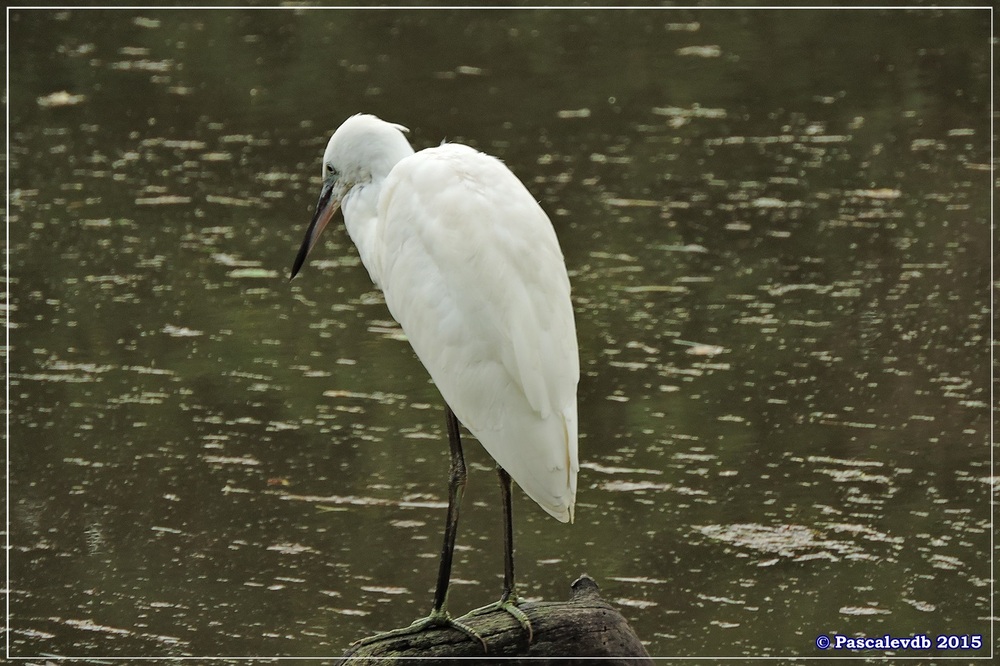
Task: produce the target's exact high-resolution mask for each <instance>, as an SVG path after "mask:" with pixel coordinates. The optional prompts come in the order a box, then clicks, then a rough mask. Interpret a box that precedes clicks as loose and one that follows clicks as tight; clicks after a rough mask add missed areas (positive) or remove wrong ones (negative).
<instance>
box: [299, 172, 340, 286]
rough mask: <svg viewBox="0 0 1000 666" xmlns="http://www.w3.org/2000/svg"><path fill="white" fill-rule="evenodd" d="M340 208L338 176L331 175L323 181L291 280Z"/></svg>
mask: <svg viewBox="0 0 1000 666" xmlns="http://www.w3.org/2000/svg"><path fill="white" fill-rule="evenodd" d="M338 208H340V197H339V196H337V178H336V177H335V176H331V177H330V178H327V179H326V180H325V181H323V189H322V190H320V193H319V201H317V202H316V212H315V213H314V214H313V219H312V222H310V223H309V228H308V229H306V237H305V238H304V239H303V240H302V246H301V247H300V248H299V253H298V254H297V255H296V256H295V263H294V264H293V265H292V274H291V276H289V278H288V279H289V280H291V279H292V278H294V277H295V276H296V275H298V272H299V269H301V268H302V266H303V264H305V263H306V257H308V256H309V253H310V252H311V251H312V249H313V247H315V245H316V241H317V240H319V235H320V234H321V233H323V229H325V228H326V225H327V224H328V223H329V222H330V220H331V219H333V214H334V213H336V212H337V209H338Z"/></svg>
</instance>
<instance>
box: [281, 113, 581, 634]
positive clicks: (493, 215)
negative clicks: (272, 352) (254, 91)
mask: <svg viewBox="0 0 1000 666" xmlns="http://www.w3.org/2000/svg"><path fill="white" fill-rule="evenodd" d="M405 131H408V130H406V128H404V127H402V126H400V125H395V124H392V123H388V122H385V121H383V120H381V119H379V118H377V117H375V116H372V115H364V114H359V115H355V116H352V117H351V118H348V119H347V120H346V121H345V122H344V123H343V124H342V125H341V126H340V127H339V128H338V129H337V131H336V132H334V134H333V136H332V137H331V138H330V143H329V144H328V145H327V147H326V152H325V154H324V155H323V187H322V190H321V193H320V196H319V202H318V203H317V206H316V212H315V215H314V216H313V219H312V222H311V223H310V225H309V228H308V230H307V232H306V236H305V240H304V241H303V243H302V247H301V248H300V250H299V253H298V256H297V257H296V258H295V264H294V266H293V268H292V277H295V275H296V273H298V271H299V269H300V268H301V267H302V265H303V264H304V262H305V260H306V256H307V255H308V254H309V252H310V251H311V250H312V249H313V248H314V247H315V246H316V243H317V240H318V238H319V236H320V233H321V232H322V231H323V229H324V228H325V227H326V225H327V223H328V222H329V221H330V219H331V218H332V217H333V215H334V213H336V211H337V209H338V208H341V209H342V210H343V212H344V223H345V225H346V227H347V232H348V234H349V235H350V237H351V239H352V240H353V241H354V244H355V245H356V246H357V249H358V253H359V254H360V255H361V261H362V263H364V266H365V268H367V269H368V274H369V275H370V276H371V279H372V281H373V282H374V283H375V285H376V286H378V287H379V288H380V289H381V290H382V292H383V293H384V294H385V301H386V305H387V306H388V307H389V312H390V313H391V314H392V316H393V317H394V318H395V319H396V321H398V322H399V324H400V325H401V326H402V328H403V332H404V333H405V334H406V337H407V339H408V340H409V341H410V344H411V345H412V346H413V350H414V351H415V352H416V354H417V357H418V358H419V359H420V361H421V362H422V363H423V364H424V367H426V368H427V370H428V371H429V372H430V375H431V378H432V379H433V380H434V383H435V384H436V385H437V387H438V389H439V390H440V392H441V395H442V396H443V398H444V400H445V403H446V405H445V412H446V421H447V426H448V440H449V445H450V449H451V474H450V483H449V493H448V515H447V522H446V526H445V535H444V544H443V546H442V550H441V563H440V568H439V572H438V580H437V588H436V592H435V595H434V605H433V608H432V610H431V614H430V616H429V617H427V618H424V619H422V620H418V621H417V622H414V623H413V624H412V625H410V627H406V628H404V629H398V630H395V631H392V632H387V634H379V635H378V636H374V637H372V638H371V639H366V640H365V641H364V642H370V641H371V640H375V639H378V638H383V637H385V636H386V635H400V634H406V633H412V632H416V631H419V630H420V629H422V628H423V627H427V626H440V625H446V626H451V627H454V628H456V629H458V630H460V631H463V632H464V633H466V634H468V635H470V636H472V637H474V638H477V639H479V640H480V641H482V639H481V638H480V637H479V636H478V634H476V633H475V632H474V631H473V630H472V629H470V628H469V627H467V626H465V625H463V624H461V623H459V622H457V621H455V620H453V619H452V618H451V617H450V616H449V614H448V612H447V610H446V608H445V601H446V597H447V592H448V583H449V580H450V577H451V563H452V555H453V551H454V547H455V536H456V533H457V527H458V513H459V505H460V503H461V499H462V493H463V489H464V487H465V483H466V469H465V462H464V458H463V454H462V445H461V438H460V435H459V422H461V423H462V424H464V425H465V427H466V428H467V429H468V430H469V431H470V432H472V434H474V435H475V436H476V438H478V439H479V441H480V442H481V443H482V445H483V446H484V447H485V448H486V450H487V451H488V452H489V454H490V455H491V456H493V459H494V460H495V461H496V462H497V465H498V468H497V469H498V473H499V476H500V482H501V483H500V485H501V497H502V501H503V516H504V584H503V592H502V595H501V598H500V601H499V602H497V603H495V604H492V605H490V606H487V607H484V609H480V610H483V611H485V610H489V609H494V608H498V607H499V608H503V609H505V610H507V611H508V612H510V613H511V614H512V615H513V616H514V617H515V618H517V619H518V621H519V622H521V624H522V625H523V626H524V627H525V628H526V629H527V631H528V640H529V642H530V640H531V626H530V624H529V623H528V620H527V617H526V616H525V615H524V613H523V612H522V611H521V610H520V609H518V608H517V603H518V597H517V595H516V594H515V591H514V562H513V539H512V531H513V529H512V521H511V508H510V492H511V478H512V477H513V479H514V481H516V482H517V485H518V486H520V487H521V488H522V489H523V490H524V491H525V492H526V493H527V494H528V496H529V497H531V498H532V499H533V500H535V502H537V503H538V504H539V505H540V506H541V507H542V508H543V509H545V511H547V512H548V513H549V514H551V515H552V516H554V517H555V518H556V519H558V520H560V521H562V522H572V520H573V508H574V504H575V502H576V477H577V472H578V470H579V462H578V458H577V406H576V388H577V382H578V380H579V375H580V369H579V357H578V353H577V343H576V326H575V323H574V320H573V308H572V305H571V303H570V284H569V277H568V276H567V274H566V267H565V264H564V262H563V256H562V251H561V250H560V248H559V243H558V240H557V239H556V234H555V231H554V230H553V228H552V223H551V222H550V221H549V219H548V217H547V216H546V215H545V213H544V211H542V208H541V206H539V205H538V203H537V202H536V201H535V199H534V197H532V196H531V194H530V193H529V192H528V190H527V189H526V188H525V187H524V185H523V184H522V183H521V181H519V180H518V179H517V177H516V176H515V175H514V174H513V173H511V171H510V170H509V169H508V168H507V167H506V166H504V164H503V163H502V162H500V160H498V159H496V158H494V157H490V156H489V155H485V154H483V153H480V152H478V151H476V150H474V149H472V148H470V147H468V146H464V145H461V144H453V143H452V144H449V143H444V144H442V145H440V146H438V147H435V148H427V149H425V150H421V151H419V152H416V153H415V152H414V151H413V148H411V147H410V144H409V142H408V141H407V140H406V137H405V136H403V132H405ZM483 646H484V648H485V642H484V643H483Z"/></svg>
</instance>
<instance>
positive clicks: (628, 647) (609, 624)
mask: <svg viewBox="0 0 1000 666" xmlns="http://www.w3.org/2000/svg"><path fill="white" fill-rule="evenodd" d="M518 607H519V608H520V609H521V610H522V611H524V613H525V615H527V616H528V619H529V620H530V621H531V627H532V631H533V632H534V637H533V639H532V641H531V644H530V645H528V633H527V631H526V630H525V629H524V628H523V627H522V626H521V625H520V624H519V623H518V621H517V620H515V619H514V617H513V616H511V615H510V614H509V613H507V612H506V611H503V610H499V609H498V610H494V611H491V612H490V613H485V614H483V615H475V616H473V615H466V616H463V617H461V618H457V619H458V620H459V621H460V622H462V623H463V624H465V625H467V626H469V627H471V628H472V629H474V630H475V631H476V632H478V633H479V635H480V636H482V637H483V640H485V641H486V645H487V647H488V648H489V653H488V654H483V646H482V644H481V643H479V642H478V641H476V640H473V639H472V638H470V637H468V636H466V635H464V634H462V633H461V632H459V631H457V630H455V629H451V628H432V629H424V630H423V631H420V632H417V633H414V634H409V635H406V636H395V637H391V638H386V639H383V640H380V641H376V642H374V643H370V644H368V645H362V646H359V647H357V648H351V649H350V650H349V651H348V652H347V654H345V655H344V657H345V659H343V660H341V662H338V663H350V664H364V665H370V666H384V664H385V663H387V662H385V661H380V660H378V659H371V657H382V658H383V659H384V658H386V657H390V658H396V659H399V660H400V661H399V662H398V663H406V661H407V658H408V657H421V659H420V660H413V663H414V664H415V665H417V666H432V665H435V664H446V663H452V664H453V663H454V662H448V659H449V658H453V657H531V658H532V659H531V660H528V659H525V660H524V661H521V660H519V659H505V660H502V661H498V662H497V663H500V664H504V665H505V666H514V665H517V664H524V665H525V666H527V665H528V664H531V665H533V666H538V665H539V664H551V665H552V666H565V664H566V663H567V662H565V661H559V660H551V661H547V660H546V659H545V658H546V657H592V658H593V657H603V659H588V660H587V664H588V666H600V665H612V664H613V665H615V666H619V665H620V666H638V665H640V664H649V665H651V664H652V663H653V661H652V660H651V659H649V653H648V652H646V649H645V648H644V647H643V646H642V643H641V642H640V641H639V637H638V636H636V635H635V632H634V631H632V628H631V627H630V626H629V625H628V622H626V621H625V618H624V617H622V616H621V614H620V613H619V612H618V611H616V610H615V609H614V608H613V607H612V606H611V604H609V603H608V602H606V601H604V599H602V598H601V596H600V593H599V590H598V587H597V583H595V582H594V580H593V579H592V578H590V577H589V576H586V575H584V576H581V577H580V578H578V579H577V580H576V582H574V583H573V585H572V594H571V596H570V599H569V601H563V602H555V601H536V602H527V603H523V604H520V605H519V606H518ZM347 657H350V661H349V662H348V661H347V659H346V658H347ZM435 657H436V659H435ZM627 657H630V658H627ZM636 657H639V659H637V658H636ZM642 657H645V659H642ZM389 663H393V662H391V661H390V662H389ZM478 663H487V662H486V661H485V660H484V661H481V662H478Z"/></svg>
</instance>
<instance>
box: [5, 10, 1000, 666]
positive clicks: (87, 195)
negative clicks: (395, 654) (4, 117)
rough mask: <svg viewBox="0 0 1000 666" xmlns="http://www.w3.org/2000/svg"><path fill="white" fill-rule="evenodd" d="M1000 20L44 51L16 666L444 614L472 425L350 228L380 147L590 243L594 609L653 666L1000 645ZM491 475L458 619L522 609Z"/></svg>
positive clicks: (18, 124)
mask: <svg viewBox="0 0 1000 666" xmlns="http://www.w3.org/2000/svg"><path fill="white" fill-rule="evenodd" d="M988 16H989V14H988V13H987V12H982V11H979V12H976V11H933V12H932V11H914V12H906V13H904V12H894V11H885V12H872V11H819V10H816V11H800V12H794V13H792V12H775V11H731V12H710V11H703V12H693V11H686V10H684V11H681V10H669V11H656V12H644V11H633V12H618V11H616V12H606V11H605V12H602V11H579V12H566V11H517V10H510V11H494V12H472V11H451V12H439V11H355V10H344V11H332V12H330V11H323V12H320V11H305V10H289V11H279V12H263V11H228V10H227V11H222V10H219V11H154V10H148V11H98V10H95V11H72V12H71V11H52V10H46V11H31V10H18V11H14V12H12V14H11V29H10V35H11V36H10V39H11V44H10V52H11V66H10V99H9V103H10V113H11V127H10V146H11V147H10V151H11V153H10V159H11V174H10V176H11V191H10V193H9V199H10V242H11V251H12V256H11V283H10V285H9V288H10V293H11V305H10V316H11V327H12V330H11V350H10V351H11V356H10V361H11V365H10V371H11V378H10V391H11V411H12V415H11V423H10V434H11V441H10V444H11V446H10V455H11V469H10V471H11V478H10V489H11V504H10V510H11V534H10V538H11V548H12V550H11V600H10V607H11V613H12V628H11V636H10V640H11V649H12V652H13V654H15V655H19V656H36V657H37V656H43V655H90V656H99V655H106V656H119V657H120V656H136V655H303V656H309V655H335V654H338V653H339V652H340V651H341V650H342V649H343V648H344V647H345V646H346V645H347V644H348V643H349V642H350V641H351V640H354V639H356V638H358V637H360V636H363V635H365V634H368V633H372V632H373V631H375V630H378V629H387V628H390V627H393V626H399V625H402V624H405V623H407V622H409V621H410V620H411V619H413V618H414V617H416V616H418V615H420V614H422V613H424V612H426V610H427V608H428V606H429V603H430V600H431V591H432V588H433V585H434V575H435V572H436V557H437V550H438V547H439V538H440V535H439V531H440V528H441V525H442V523H443V510H442V507H443V506H444V502H445V500H446V494H445V493H446V490H445V480H446V470H447V447H446V446H445V445H444V427H443V416H442V413H441V408H440V399H439V397H438V395H437V393H436V390H435V389H434V387H433V385H432V384H431V383H430V382H429V380H428V379H427V375H426V373H425V371H424V370H423V369H422V368H421V367H420V365H419V363H418V362H417V361H416V360H415V358H414V357H413V354H412V352H410V350H409V347H408V345H407V344H406V343H405V337H404V336H403V335H402V333H401V331H400V330H399V328H398V327H397V326H396V324H395V323H394V322H392V321H391V319H390V317H389V315H388V313H387V311H386V309H385V306H384V304H383V302H382V299H381V296H380V294H379V293H378V292H377V291H376V290H375V288H374V287H372V285H371V284H370V283H369V281H368V278H367V275H366V273H365V271H364V270H363V269H362V268H361V267H360V265H359V261H358V259H357V255H356V253H355V252H354V250H353V249H352V248H351V247H350V243H349V240H348V239H347V236H346V234H344V233H343V232H341V233H339V234H337V233H333V234H330V235H329V236H328V237H327V238H326V240H325V242H324V246H323V248H321V249H319V250H318V253H317V254H316V257H315V259H316V261H313V262H312V263H311V265H310V267H309V270H308V272H307V274H306V275H305V276H304V278H305V279H302V280H296V281H295V282H294V283H289V282H288V281H287V279H286V277H285V276H286V275H287V269H288V267H289V266H290V263H291V260H292V258H293V257H294V251H295V248H296V247H297V241H298V240H299V235H300V234H301V230H302V228H303V227H304V225H305V223H306V222H307V221H308V216H309V214H310V212H311V207H312V205H313V204H314V197H315V195H316V192H317V191H318V183H319V179H318V175H319V168H318V166H319V158H320V156H321V153H322V148H323V146H324V145H325V143H326V140H327V138H328V133H329V132H330V130H331V129H332V128H334V127H336V126H337V125H338V124H339V123H340V122H341V120H342V119H343V118H344V117H346V116H347V115H349V114H351V113H355V112H357V111H368V112H373V113H377V114H379V115H382V116H383V117H386V118H388V119H390V120H393V121H395V122H400V123H403V124H405V125H407V126H409V127H411V128H412V134H411V138H412V141H413V143H414V145H415V147H417V148H423V147H427V146H430V145H434V144H436V143H438V142H440V141H441V140H442V139H448V140H458V141H465V142H468V143H470V144H472V145H475V146H477V147H479V148H481V149H484V150H488V151H490V152H492V153H494V154H496V155H498V156H500V157H501V158H503V159H504V160H505V161H506V162H507V163H508V164H509V165H510V166H511V168H512V169H513V170H514V171H515V173H517V174H519V175H520V176H521V178H522V179H523V180H524V181H525V182H526V184H528V186H529V188H530V189H531V190H532V192H533V193H534V194H535V195H536V196H537V197H538V198H539V199H540V200H541V202H542V204H543V206H544V207H545V208H546V209H547V210H548V211H549V213H550V216H551V217H552V219H553V223H554V224H555V226H556V230H557V232H558V234H559V236H560V239H561V243H562V245H563V248H564V251H565V254H566V260H567V264H568V266H569V268H570V272H571V278H572V281H573V286H574V302H575V307H576V311H577V317H578V326H579V335H580V347H581V354H582V358H581V361H582V367H583V377H582V381H581V385H580V413H581V459H582V461H583V462H582V468H583V469H582V471H581V479H580V493H579V507H578V513H577V515H578V522H577V524H576V525H573V526H563V525H560V524H557V523H556V522H555V521H552V520H551V519H549V518H547V517H546V516H544V514H543V513H542V512H540V511H538V510H537V507H535V506H534V505H533V504H531V502H529V501H527V500H526V499H525V498H523V497H522V496H520V495H518V498H517V500H516V506H515V511H516V513H517V518H516V530H517V533H518V535H517V539H518V541H517V543H518V558H519V559H518V575H519V579H520V584H521V585H522V588H523V593H524V595H525V596H527V597H528V598H530V599H541V598H545V599H560V598H565V596H566V595H567V594H568V585H569V583H570V582H571V581H572V580H573V579H574V578H575V577H576V576H577V575H579V574H580V573H583V572H587V573H589V574H591V575H592V576H594V577H595V578H596V579H597V580H598V581H599V583H601V585H602V587H603V590H604V595H605V596H606V598H608V599H609V600H611V601H612V602H613V603H615V604H616V605H617V606H618V607H619V608H621V610H622V612H623V613H624V614H625V615H626V616H627V617H628V618H629V620H630V622H631V623H632V624H633V626H634V627H635V628H636V630H637V632H638V633H639V635H640V636H641V637H642V638H643V640H644V641H646V643H647V647H648V649H649V651H650V653H652V654H659V655H703V656H707V655H732V654H743V653H746V654H770V655H805V656H813V655H815V654H816V648H815V647H814V643H813V641H814V640H815V637H816V635H818V634H820V633H828V634H832V633H843V634H851V635H854V634H864V635H882V634H884V633H887V632H889V633H892V634H893V635H909V634H912V633H913V632H929V633H935V632H937V633H959V634H964V633H970V634H974V633H983V634H985V633H988V628H989V622H990V620H991V618H990V617H989V560H988V556H987V550H988V546H989V539H990V534H989V530H990V522H989V520H990V514H989V500H990V497H991V496H992V494H993V492H994V484H995V480H994V477H992V476H991V474H992V473H991V470H990V467H989V454H988V449H987V446H988V432H989V418H990V406H989V404H988V393H989V388H988V387H989V380H990V368H989V364H988V346H989V344H990V340H989V323H988V322H989V319H988V317H989V304H990V299H989V289H990V287H991V285H990V282H989V275H990V273H989V263H990V261H991V253H990V249H989V242H988V241H989V227H988V218H989V207H988V202H989V184H990V171H989V164H988V160H989V138H990V135H989V131H990V128H989V124H988V116H987V107H988V103H989V102H988V100H989V97H988V94H987V93H988V88H989V85H988V72H989V62H988V48H987V46H988V41H987V40H988V39H989V34H990V33H989V23H988ZM468 448H469V451H468V456H469V461H470V464H471V466H472V473H471V478H470V487H469V490H468V492H467V496H466V507H465V508H464V512H463V526H462V531H461V534H460V538H459V550H458V551H457V553H456V565H455V567H456V569H455V581H454V582H455V585H454V587H453V592H452V594H451V600H450V603H451V605H452V608H453V609H454V610H456V611H461V610H464V609H467V608H471V607H474V606H478V605H481V604H483V603H486V602H488V601H490V600H492V599H494V598H495V597H496V595H497V594H498V592H499V589H500V581H501V572H502V562H501V560H502V558H501V554H500V546H499V543H500V524H499V523H500V516H499V510H498V506H497V501H496V500H497V494H498V493H497V491H496V488H495V483H494V481H493V477H492V475H491V474H488V473H487V472H488V471H489V470H491V468H492V464H491V461H490V460H489V459H488V457H487V456H486V455H485V453H484V452H482V451H481V450H479V449H478V447H474V446H470V447H468Z"/></svg>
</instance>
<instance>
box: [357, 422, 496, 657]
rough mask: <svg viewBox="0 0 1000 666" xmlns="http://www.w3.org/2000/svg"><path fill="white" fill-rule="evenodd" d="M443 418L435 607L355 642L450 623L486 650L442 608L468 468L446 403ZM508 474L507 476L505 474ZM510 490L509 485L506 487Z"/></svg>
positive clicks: (365, 642) (446, 593)
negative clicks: (442, 510) (447, 458)
mask: <svg viewBox="0 0 1000 666" xmlns="http://www.w3.org/2000/svg"><path fill="white" fill-rule="evenodd" d="M445 419H446V420H447V423H448V447H449V449H450V450H451V470H450V472H449V474H448V515H447V518H446V522H445V527H444V543H443V544H442V545H441V564H440V566H439V567H438V579H437V587H436V588H435V590H434V607H433V608H432V609H431V614H430V615H428V616H427V617H425V618H421V619H419V620H417V621H416V622H414V623H413V624H411V625H410V626H408V627H401V628H399V629H393V630H392V631H386V632H382V633H380V634H375V635H374V636H369V637H368V638H362V639H361V640H359V641H355V642H354V643H353V644H354V645H368V644H370V643H374V642H376V641H380V640H383V639H386V638H396V637H400V636H408V635H413V634H417V633H420V632H421V631H423V630H424V629H428V628H433V627H451V628H452V629H456V630H458V631H460V632H462V633H463V634H465V635H466V636H468V637H469V638H472V639H474V640H477V641H479V642H480V643H481V644H482V646H483V652H488V650H487V647H486V641H484V640H483V637H482V636H480V635H479V634H478V633H477V632H476V631H475V630H474V629H472V628H471V627H469V626H467V625H465V624H463V623H461V622H459V621H457V620H454V619H452V617H451V615H449V614H448V611H447V610H446V609H445V604H446V602H447V600H448V586H449V584H450V582H451V564H452V561H453V560H454V555H455V539H456V537H457V536H458V510H459V507H460V506H461V504H462V496H463V495H464V494H465V484H466V481H467V479H468V472H467V471H466V467H465V456H464V455H463V453H462V437H461V434H460V432H459V426H458V418H456V417H455V413H454V412H453V411H451V407H448V406H447V405H445ZM508 478H509V477H508ZM508 490H509V488H508Z"/></svg>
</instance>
